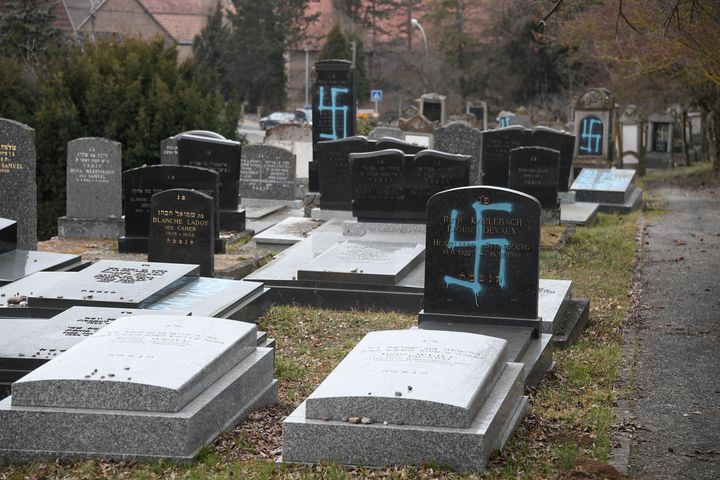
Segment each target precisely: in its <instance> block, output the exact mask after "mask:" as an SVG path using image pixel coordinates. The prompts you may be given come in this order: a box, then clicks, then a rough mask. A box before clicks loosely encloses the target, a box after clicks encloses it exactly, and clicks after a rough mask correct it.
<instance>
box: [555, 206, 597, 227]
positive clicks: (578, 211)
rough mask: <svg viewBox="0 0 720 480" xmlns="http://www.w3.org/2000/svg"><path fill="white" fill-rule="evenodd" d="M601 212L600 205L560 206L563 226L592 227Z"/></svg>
mask: <svg viewBox="0 0 720 480" xmlns="http://www.w3.org/2000/svg"><path fill="white" fill-rule="evenodd" d="M599 211H600V204H599V203H592V202H575V203H563V204H562V205H560V223H561V224H563V225H581V226H584V225H592V223H593V222H594V221H595V217H597V214H598V212H599Z"/></svg>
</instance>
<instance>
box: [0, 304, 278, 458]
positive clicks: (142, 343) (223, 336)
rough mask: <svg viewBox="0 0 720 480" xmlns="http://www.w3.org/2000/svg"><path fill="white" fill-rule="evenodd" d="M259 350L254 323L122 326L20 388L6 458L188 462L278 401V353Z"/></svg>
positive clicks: (7, 423)
mask: <svg viewBox="0 0 720 480" xmlns="http://www.w3.org/2000/svg"><path fill="white" fill-rule="evenodd" d="M256 343H257V329H256V327H255V325H253V324H250V323H246V322H237V321H234V320H224V319H218V318H210V317H193V316H191V317H183V316H176V315H145V316H142V315H141V316H130V317H124V318H119V319H117V320H115V321H114V322H113V323H111V324H110V325H108V326H106V327H105V328H103V329H102V330H100V331H98V332H96V333H95V334H94V335H92V336H90V337H88V338H87V339H85V340H84V341H82V342H80V343H78V344H77V345H75V346H74V347H72V348H70V349H69V350H68V351H67V352H65V353H63V354H62V355H59V356H58V357H56V358H54V359H52V360H51V361H49V362H47V363H46V364H44V365H42V366H41V367H40V368H38V369H37V370H34V371H33V372H32V373H30V374H29V375H27V376H25V377H23V378H22V379H20V380H18V381H17V382H15V383H14V384H13V386H12V397H11V398H7V399H5V400H3V401H2V402H0V421H2V425H3V432H2V433H3V434H2V435H0V450H1V451H2V454H1V455H0V457H1V459H2V460H3V461H8V460H9V459H12V460H14V461H28V460H30V459H34V458H73V459H76V458H93V457H102V458H109V459H117V460H126V459H133V460H143V459H144V460H156V459H158V458H166V459H170V460H174V461H189V460H191V459H192V458H193V457H194V456H195V455H197V453H198V452H199V451H200V449H201V448H202V447H203V446H204V445H205V444H206V442H208V441H212V440H213V439H214V438H215V437H216V436H217V435H218V434H219V433H220V432H221V431H222V430H224V429H226V428H228V427H230V426H232V425H234V423H235V422H237V421H239V420H240V419H242V418H243V417H244V416H246V415H247V414H248V413H250V412H251V411H253V410H255V409H257V408H262V407H263V406H265V405H267V404H268V403H272V402H274V401H276V399H277V383H276V381H275V380H273V378H272V374H273V351H272V349H270V348H258V347H256ZM50 424H52V425H62V428H51V429H48V428H47V425H50ZM88 439H92V441H88Z"/></svg>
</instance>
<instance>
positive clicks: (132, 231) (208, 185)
mask: <svg viewBox="0 0 720 480" xmlns="http://www.w3.org/2000/svg"><path fill="white" fill-rule="evenodd" d="M173 188H188V189H193V190H197V191H199V192H202V193H205V194H207V195H210V196H211V197H213V198H214V199H215V202H216V207H215V211H216V212H217V211H218V210H219V209H218V205H217V202H218V197H219V193H218V173H217V172H215V171H213V170H210V169H207V168H201V167H189V166H185V165H149V166H144V167H138V168H133V169H130V170H126V171H125V172H123V210H124V211H125V235H124V236H122V237H120V238H119V239H118V250H119V251H120V252H121V253H126V252H135V253H147V251H148V235H149V232H150V201H151V198H152V196H153V195H155V194H156V193H159V192H162V191H165V190H170V189H173ZM218 223H219V214H217V213H216V216H215V253H222V252H224V251H225V242H223V241H221V240H220V227H219V225H218Z"/></svg>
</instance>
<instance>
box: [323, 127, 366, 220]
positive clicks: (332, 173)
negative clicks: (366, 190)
mask: <svg viewBox="0 0 720 480" xmlns="http://www.w3.org/2000/svg"><path fill="white" fill-rule="evenodd" d="M315 150H316V151H317V158H318V166H319V178H320V207H321V208H322V209H327V210H350V209H351V201H352V190H351V186H350V154H351V153H362V152H368V151H370V150H371V144H370V143H369V142H368V141H367V139H366V138H365V137H349V138H343V139H341V140H330V141H326V142H319V143H318V144H317V145H315Z"/></svg>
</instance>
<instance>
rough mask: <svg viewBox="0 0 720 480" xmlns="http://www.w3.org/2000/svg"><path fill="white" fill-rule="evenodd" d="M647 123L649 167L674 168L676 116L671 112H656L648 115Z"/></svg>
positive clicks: (647, 158)
mask: <svg viewBox="0 0 720 480" xmlns="http://www.w3.org/2000/svg"><path fill="white" fill-rule="evenodd" d="M647 124H648V126H647V129H648V132H647V135H648V137H647V138H648V145H647V153H646V162H647V167H648V168H673V167H674V166H675V162H674V161H673V142H674V141H675V135H674V127H675V118H673V116H672V115H669V114H662V113H660V114H658V113H654V114H651V115H648V120H647Z"/></svg>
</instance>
